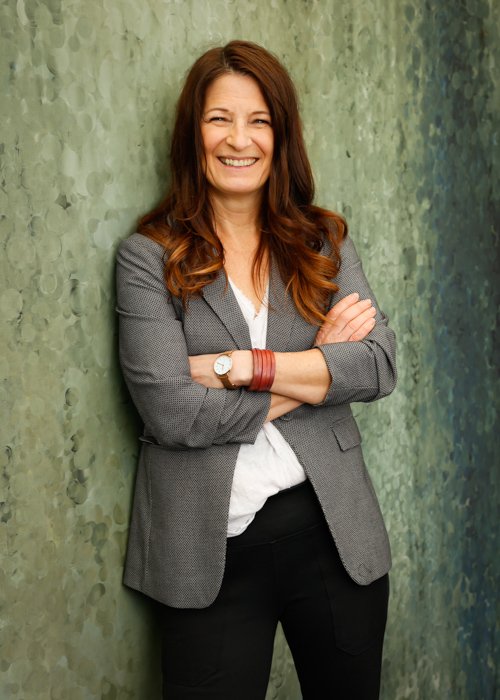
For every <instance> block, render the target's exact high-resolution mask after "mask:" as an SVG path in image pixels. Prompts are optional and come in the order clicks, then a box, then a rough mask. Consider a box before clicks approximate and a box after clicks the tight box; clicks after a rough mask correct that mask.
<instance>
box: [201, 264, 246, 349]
mask: <svg viewBox="0 0 500 700" xmlns="http://www.w3.org/2000/svg"><path fill="white" fill-rule="evenodd" d="M202 294H203V298H204V299H205V301H206V302H207V304H208V305H209V306H210V307H211V309H212V311H214V312H215V313H216V314H217V316H218V317H219V319H220V320H221V322H222V323H223V324H224V326H225V327H226V329H227V330H228V332H229V333H230V335H231V337H232V338H233V340H234V342H235V344H236V347H237V348H238V349H239V350H248V349H249V348H251V347H252V341H251V340H250V332H249V330H248V325H247V322H246V321H245V319H244V318H243V314H242V313H241V309H240V306H239V304H238V301H237V299H236V297H235V296H234V293H233V290H232V289H231V285H230V284H229V283H227V286H226V275H225V274H224V272H220V273H219V275H218V276H217V278H216V279H215V280H214V281H213V282H212V283H211V284H207V285H206V286H205V287H203V290H202Z"/></svg>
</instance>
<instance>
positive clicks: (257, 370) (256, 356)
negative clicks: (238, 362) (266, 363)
mask: <svg viewBox="0 0 500 700" xmlns="http://www.w3.org/2000/svg"><path fill="white" fill-rule="evenodd" d="M252 357H253V377H252V381H251V382H250V386H249V387H248V391H258V390H259V389H258V387H259V385H260V381H261V379H262V355H261V351H260V350H259V349H258V348H252Z"/></svg>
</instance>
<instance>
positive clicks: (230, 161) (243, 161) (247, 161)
mask: <svg viewBox="0 0 500 700" xmlns="http://www.w3.org/2000/svg"><path fill="white" fill-rule="evenodd" d="M219 160H220V162H221V163H222V164H223V165H230V166H232V167H233V168H245V167H248V166H249V165H253V164H254V163H256V162H257V161H258V160H259V159H258V158H224V157H223V156H219Z"/></svg>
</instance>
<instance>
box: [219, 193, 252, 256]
mask: <svg viewBox="0 0 500 700" xmlns="http://www.w3.org/2000/svg"><path fill="white" fill-rule="evenodd" d="M211 204H212V209H213V212H214V217H215V229H216V232H217V235H218V237H219V239H220V241H221V242H222V245H223V246H224V248H232V249H235V248H236V249H242V248H243V249H248V248H256V247H257V246H258V243H259V240H260V200H259V201H258V202H257V201H256V199H255V197H252V198H231V199H230V198H223V197H220V196H218V195H214V196H212V197H211Z"/></svg>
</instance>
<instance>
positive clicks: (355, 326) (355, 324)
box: [316, 293, 376, 345]
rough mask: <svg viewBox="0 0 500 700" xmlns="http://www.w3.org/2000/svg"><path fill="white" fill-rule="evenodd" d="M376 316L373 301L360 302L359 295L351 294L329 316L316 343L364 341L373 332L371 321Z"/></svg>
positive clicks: (363, 300)
mask: <svg viewBox="0 0 500 700" xmlns="http://www.w3.org/2000/svg"><path fill="white" fill-rule="evenodd" d="M375 314H376V309H375V307H374V306H372V301H371V299H362V300H361V301H359V295H358V294H357V293H354V294H349V296H347V297H344V299H342V300H341V301H339V302H338V303H337V304H335V306H332V308H331V309H330V311H329V312H328V314H327V320H326V321H325V322H324V323H323V325H322V327H321V328H320V329H319V331H318V334H317V336H316V343H317V344H319V345H321V344H325V343H342V342H346V341H348V340H362V339H363V338H365V337H366V336H367V335H368V333H369V332H370V331H371V330H372V328H373V326H374V325H375V324H374V323H371V320H372V319H373V317H374V316H375Z"/></svg>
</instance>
